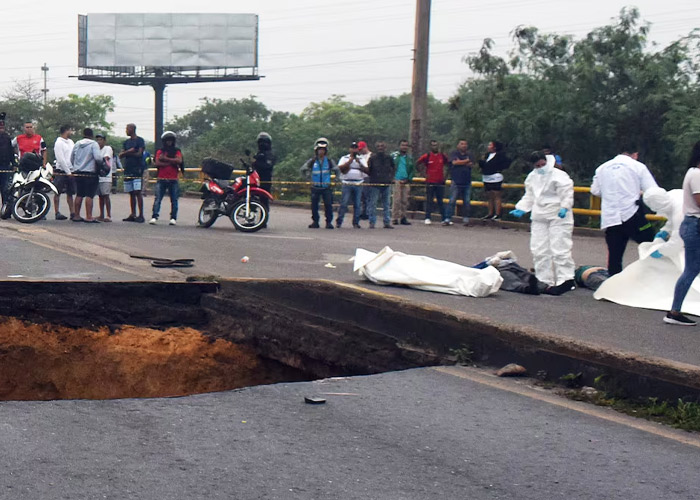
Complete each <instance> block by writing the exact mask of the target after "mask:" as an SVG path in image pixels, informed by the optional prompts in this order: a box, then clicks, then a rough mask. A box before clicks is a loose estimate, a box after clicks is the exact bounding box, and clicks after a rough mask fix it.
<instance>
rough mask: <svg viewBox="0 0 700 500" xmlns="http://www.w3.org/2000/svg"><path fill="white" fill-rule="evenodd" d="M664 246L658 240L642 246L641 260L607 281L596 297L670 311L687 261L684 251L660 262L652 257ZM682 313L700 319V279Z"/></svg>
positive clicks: (684, 303)
mask: <svg viewBox="0 0 700 500" xmlns="http://www.w3.org/2000/svg"><path fill="white" fill-rule="evenodd" d="M663 245H664V242H663V241H662V240H658V239H657V240H654V242H653V243H641V244H640V245H639V260H638V261H636V262H633V263H632V264H630V265H629V266H627V267H626V268H625V269H623V270H622V272H621V273H619V274H616V275H615V276H611V277H610V278H608V279H607V280H605V281H604V282H603V284H602V285H600V288H598V290H596V292H595V293H594V294H593V297H594V298H596V299H598V300H601V299H605V300H609V301H610V302H615V303H616V304H621V305H623V306H630V307H641V308H643V309H657V310H659V311H668V310H670V309H671V303H672V302H673V289H674V288H675V286H676V281H678V278H679V277H680V275H681V273H682V272H683V266H684V262H685V259H684V257H683V249H682V248H681V249H680V251H678V252H676V253H675V254H673V255H668V256H667V255H664V256H663V257H661V258H660V259H654V258H652V257H649V254H651V253H652V252H653V251H654V250H656V249H658V248H661V247H662V246H663ZM661 251H663V249H662V250H661ZM682 311H683V312H684V313H687V314H692V315H694V316H700V280H698V279H697V278H696V279H695V281H693V286H691V287H690V290H689V291H688V295H686V297H685V300H684V301H683V307H682Z"/></svg>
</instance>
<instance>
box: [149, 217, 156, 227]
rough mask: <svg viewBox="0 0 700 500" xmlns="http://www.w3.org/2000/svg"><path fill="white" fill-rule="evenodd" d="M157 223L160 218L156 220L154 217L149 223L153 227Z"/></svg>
mask: <svg viewBox="0 0 700 500" xmlns="http://www.w3.org/2000/svg"><path fill="white" fill-rule="evenodd" d="M156 222H158V218H156V217H152V218H151V220H149V221H148V223H149V224H151V225H155V224H156Z"/></svg>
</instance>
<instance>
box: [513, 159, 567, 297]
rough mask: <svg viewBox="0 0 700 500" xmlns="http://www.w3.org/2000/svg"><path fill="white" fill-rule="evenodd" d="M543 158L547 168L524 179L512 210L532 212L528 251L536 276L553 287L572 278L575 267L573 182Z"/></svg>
mask: <svg viewBox="0 0 700 500" xmlns="http://www.w3.org/2000/svg"><path fill="white" fill-rule="evenodd" d="M546 158H547V163H546V165H545V166H543V167H539V168H535V169H533V170H532V172H530V174H529V175H528V176H527V178H526V179H525V195H524V196H523V197H522V199H521V200H520V201H519V202H518V203H517V204H516V205H515V208H516V209H517V210H522V211H523V212H532V215H531V219H532V224H531V226H530V251H531V252H532V260H533V261H534V264H535V276H537V279H538V280H540V281H542V282H544V283H547V284H548V285H552V286H554V285H561V284H562V283H563V282H565V281H567V280H572V279H574V271H575V264H574V259H573V257H572V256H571V249H572V247H573V240H572V235H573V232H574V214H573V213H572V212H571V209H572V208H573V206H574V181H572V180H571V177H569V174H567V173H566V172H564V171H563V170H559V169H558V168H554V164H555V163H556V160H555V158H554V156H552V155H547V157H546ZM538 170H540V171H541V172H538ZM562 208H566V209H567V212H566V216H565V217H564V218H560V217H559V216H558V213H559V210H560V209H562Z"/></svg>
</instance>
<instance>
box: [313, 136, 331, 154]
mask: <svg viewBox="0 0 700 500" xmlns="http://www.w3.org/2000/svg"><path fill="white" fill-rule="evenodd" d="M319 148H326V149H328V139H326V138H325V137H319V138H318V139H316V142H314V151H316V150H317V149H319Z"/></svg>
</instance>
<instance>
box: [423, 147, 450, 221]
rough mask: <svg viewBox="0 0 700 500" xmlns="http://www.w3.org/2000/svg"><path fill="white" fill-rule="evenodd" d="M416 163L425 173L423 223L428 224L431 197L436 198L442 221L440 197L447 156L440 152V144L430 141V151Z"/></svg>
mask: <svg viewBox="0 0 700 500" xmlns="http://www.w3.org/2000/svg"><path fill="white" fill-rule="evenodd" d="M416 164H417V165H418V166H419V168H420V167H421V166H422V168H423V171H424V175H425V223H426V224H430V223H431V221H430V213H431V212H432V209H433V198H435V199H437V206H438V210H439V211H440V217H442V222H443V223H445V222H446V221H447V217H446V214H445V207H444V206H443V204H442V199H443V198H444V197H445V167H446V166H447V164H448V160H447V156H445V155H444V154H443V153H441V152H440V144H439V143H438V142H437V141H430V153H426V154H424V155H423V156H421V157H420V158H418V161H417V162H416Z"/></svg>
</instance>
